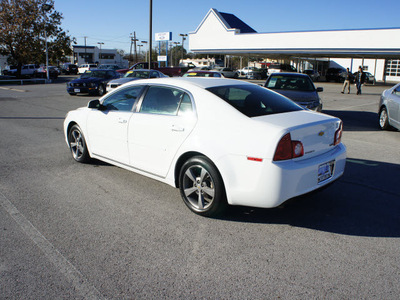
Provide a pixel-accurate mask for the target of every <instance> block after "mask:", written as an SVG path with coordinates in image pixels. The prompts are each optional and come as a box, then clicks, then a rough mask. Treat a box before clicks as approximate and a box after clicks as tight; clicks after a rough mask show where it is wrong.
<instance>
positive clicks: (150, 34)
mask: <svg viewBox="0 0 400 300" xmlns="http://www.w3.org/2000/svg"><path fill="white" fill-rule="evenodd" d="M149 1H150V3H149V4H150V5H149V11H150V16H149V70H150V69H151V48H152V45H151V42H152V38H153V0H149Z"/></svg>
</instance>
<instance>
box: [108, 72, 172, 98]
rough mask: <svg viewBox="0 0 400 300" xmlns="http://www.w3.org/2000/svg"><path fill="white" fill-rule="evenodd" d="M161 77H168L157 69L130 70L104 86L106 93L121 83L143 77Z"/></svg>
mask: <svg viewBox="0 0 400 300" xmlns="http://www.w3.org/2000/svg"><path fill="white" fill-rule="evenodd" d="M162 77H168V76H167V75H164V74H163V73H161V72H160V71H157V70H148V69H136V70H131V71H128V72H126V73H125V75H124V77H122V78H118V79H114V80H111V81H110V82H109V83H108V84H107V88H106V89H107V93H108V92H111V91H112V90H114V89H115V88H117V87H119V86H120V85H121V84H124V83H127V82H129V81H133V80H138V79H145V78H162Z"/></svg>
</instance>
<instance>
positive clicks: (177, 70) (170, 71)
mask: <svg viewBox="0 0 400 300" xmlns="http://www.w3.org/2000/svg"><path fill="white" fill-rule="evenodd" d="M151 65H152V66H151V69H152V70H158V71H160V72H162V73H163V74H165V75H168V76H170V77H173V76H182V75H183V74H185V73H186V72H187V71H188V70H190V69H193V68H195V67H196V66H195V65H194V64H192V63H187V64H182V65H179V67H159V66H158V63H157V62H155V61H154V62H152V64H151ZM136 69H149V63H148V62H138V63H136V64H134V65H132V66H131V67H130V68H129V69H120V70H117V72H118V73H120V74H122V75H123V74H125V73H126V72H128V71H132V70H136Z"/></svg>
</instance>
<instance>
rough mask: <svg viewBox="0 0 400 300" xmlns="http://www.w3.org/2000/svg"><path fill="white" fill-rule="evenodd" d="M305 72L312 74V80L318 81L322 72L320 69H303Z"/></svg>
mask: <svg viewBox="0 0 400 300" xmlns="http://www.w3.org/2000/svg"><path fill="white" fill-rule="evenodd" d="M303 73H304V74H307V75H308V76H310V78H311V80H312V81H318V80H319V77H320V74H319V72H318V71H315V70H304V71H303Z"/></svg>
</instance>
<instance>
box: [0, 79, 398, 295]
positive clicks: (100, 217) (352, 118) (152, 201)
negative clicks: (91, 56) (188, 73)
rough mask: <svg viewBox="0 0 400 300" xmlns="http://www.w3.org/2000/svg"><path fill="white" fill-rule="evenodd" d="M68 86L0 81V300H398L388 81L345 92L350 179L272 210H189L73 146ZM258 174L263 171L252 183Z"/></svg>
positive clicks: (328, 101)
mask: <svg viewBox="0 0 400 300" xmlns="http://www.w3.org/2000/svg"><path fill="white" fill-rule="evenodd" d="M66 80H67V78H66V77H61V78H60V79H59V80H58V81H57V82H56V83H52V84H48V85H26V86H6V85H1V86H0V105H1V109H0V137H1V145H0V299H398V295H399V294H400V280H399V279H400V218H399V215H400V184H399V178H400V175H399V174H400V132H399V131H395V130H391V131H380V130H379V129H378V116H377V106H378V102H379V96H380V94H381V92H382V91H383V90H384V89H386V88H388V87H385V86H382V85H377V86H370V85H367V86H364V87H363V94H362V95H360V96H357V95H355V87H354V86H352V93H351V94H350V95H348V94H341V93H340V91H341V86H342V85H341V84H337V83H325V82H321V83H318V82H317V83H316V86H321V87H323V88H324V92H323V93H321V97H322V99H323V104H324V107H323V112H324V113H327V114H331V115H334V116H337V117H340V118H341V119H342V120H343V122H344V133H343V142H344V144H345V145H346V146H347V150H348V159H347V165H346V171H345V175H344V176H343V177H342V178H341V179H340V180H339V181H338V182H337V183H335V184H334V185H331V186H329V187H328V188H326V189H324V190H323V191H321V192H319V193H316V194H312V195H306V196H303V197H299V198H296V199H292V200H290V201H288V202H287V203H286V204H285V205H284V206H282V207H279V208H274V209H254V208H246V207H232V208H231V209H230V210H229V212H228V214H227V215H226V216H224V217H223V218H220V219H209V218H204V217H200V216H197V215H195V214H193V213H191V212H190V211H189V210H188V209H187V208H186V207H185V205H184V204H183V202H182V200H181V199H180V195H179V191H178V190H176V189H173V188H171V187H169V186H167V185H165V184H162V183H160V182H157V181H154V180H152V179H149V178H146V177H143V176H140V175H137V174H135V173H132V172H129V171H126V170H123V169H120V168H117V167H114V166H111V165H108V164H105V163H101V162H93V163H92V164H79V163H75V162H74V161H73V159H72V157H71V155H70V153H69V150H68V148H67V145H66V143H65V141H64V136H63V132H62V123H63V119H64V117H65V114H66V113H67V111H69V110H71V109H75V108H77V107H80V106H84V105H86V103H87V102H88V101H89V100H91V99H95V98H96V97H93V96H74V97H71V96H69V95H68V94H67V92H66V90H65V81H66ZM249 175H251V174H249Z"/></svg>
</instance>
